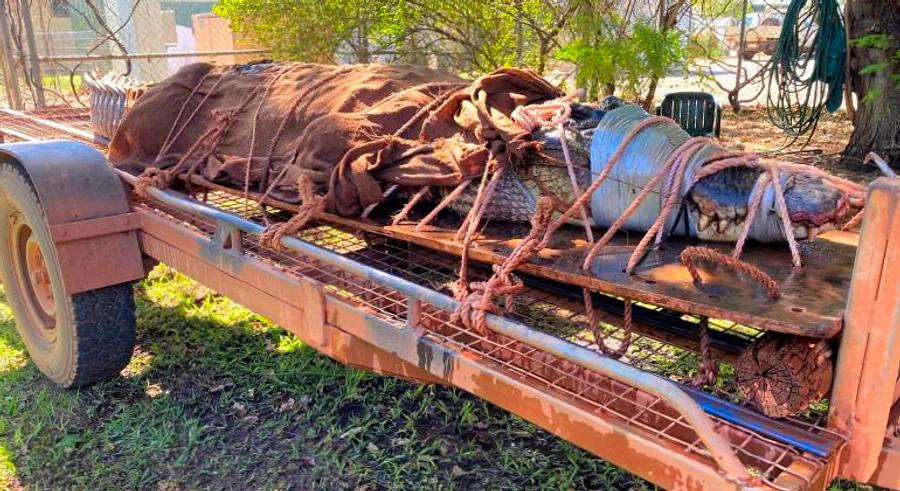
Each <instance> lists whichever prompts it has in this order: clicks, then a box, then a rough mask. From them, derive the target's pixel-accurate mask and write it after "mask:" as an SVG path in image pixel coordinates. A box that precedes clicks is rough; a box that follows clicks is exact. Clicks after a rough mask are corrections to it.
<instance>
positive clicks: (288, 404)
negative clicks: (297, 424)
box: [278, 397, 296, 413]
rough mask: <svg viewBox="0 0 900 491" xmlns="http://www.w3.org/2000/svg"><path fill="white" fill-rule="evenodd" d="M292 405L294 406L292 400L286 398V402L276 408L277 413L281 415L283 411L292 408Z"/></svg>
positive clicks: (291, 398)
mask: <svg viewBox="0 0 900 491" xmlns="http://www.w3.org/2000/svg"><path fill="white" fill-rule="evenodd" d="M294 404H296V402H295V401H294V398H293V397H290V398H288V400H286V401H284V402H282V403H281V405H280V406H278V412H279V413H283V412H285V411H288V410H290V409H292V408H293V407H294Z"/></svg>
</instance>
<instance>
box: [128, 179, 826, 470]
mask: <svg viewBox="0 0 900 491" xmlns="http://www.w3.org/2000/svg"><path fill="white" fill-rule="evenodd" d="M200 199H201V200H202V201H204V202H205V203H206V204H207V205H210V206H213V207H215V208H218V209H219V210H222V211H225V212H228V213H231V214H234V215H237V216H241V217H242V218H244V219H247V220H250V221H253V222H256V223H260V224H266V223H271V222H275V221H280V220H283V219H285V218H287V216H288V215H286V214H284V213H283V212H282V211H281V210H277V209H275V208H271V207H268V206H264V205H261V204H259V203H257V202H254V201H250V200H245V199H243V198H241V197H236V196H235V195H232V194H228V193H223V192H204V193H202V194H201V195H200ZM140 206H145V207H148V208H151V209H153V210H154V211H156V212H157V213H163V214H165V215H168V216H169V217H171V218H173V219H175V220H178V221H180V222H182V223H184V224H186V225H189V226H191V227H193V228H195V229H197V230H199V231H201V232H203V233H205V234H207V235H210V236H211V235H212V233H213V232H214V231H215V228H216V224H215V223H214V222H212V221H209V220H206V219H203V218H199V217H196V216H193V215H190V214H187V213H184V212H181V211H178V210H175V209H171V208H168V207H166V206H164V205H159V204H156V203H153V202H143V203H142V204H141V205H140ZM297 237H298V238H300V239H302V240H304V241H307V242H309V243H311V244H314V245H316V246H319V247H322V248H324V249H327V250H330V251H332V252H336V253H339V254H342V255H344V256H346V257H348V258H350V259H353V260H355V261H358V262H360V263H363V264H366V265H369V266H372V267H374V268H377V269H379V270H381V271H384V272H387V273H390V274H393V275H396V276H398V277H401V278H404V279H407V280H409V281H412V282H415V283H417V284H420V285H424V286H428V287H430V288H432V289H434V290H446V289H448V287H449V284H450V283H451V282H452V281H453V280H455V279H456V266H457V258H455V257H454V256H450V255H446V254H442V253H439V252H436V251H433V250H430V249H426V248H422V247H420V246H416V245H414V244H410V243H407V242H403V241H398V240H394V239H389V238H385V237H381V236H374V235H369V234H363V233H360V232H359V231H356V230H350V229H345V228H342V227H339V226H335V225H331V224H327V223H323V222H317V223H313V224H311V225H310V226H308V227H307V228H305V229H304V230H302V231H300V232H299V233H298V234H297ZM242 247H243V251H244V253H245V254H248V255H250V256H251V257H254V258H256V259H259V260H261V261H264V262H266V263H268V264H270V265H272V266H275V267H276V268H278V269H281V270H283V271H285V272H288V273H292V274H297V275H303V276H305V277H308V278H311V279H315V280H317V281H319V282H320V283H321V284H322V285H323V286H324V288H325V291H326V292H327V293H328V294H331V295H336V296H339V297H341V298H343V299H345V300H347V301H351V302H353V303H355V304H357V305H358V306H359V308H362V309H365V310H366V311H367V312H368V313H370V314H373V315H377V316H379V317H380V318H382V319H383V320H385V321H387V322H389V323H391V324H394V325H396V326H398V327H400V326H403V325H404V324H405V323H406V314H407V307H408V304H407V301H406V297H405V296H404V295H403V294H401V293H399V292H396V291H393V290H390V289H388V288H385V287H383V286H379V285H376V284H373V283H371V282H369V281H367V280H365V279H363V278H360V277H355V276H354V275H352V274H348V273H346V272H343V271H339V270H336V269H335V268H332V267H330V266H327V265H325V264H322V263H319V262H317V261H315V260H313V259H310V258H307V257H303V256H301V255H298V254H294V253H290V252H283V251H276V250H274V249H271V248H268V247H264V246H262V245H260V244H259V242H258V241H256V240H255V238H254V237H252V236H249V235H247V236H245V237H244V239H243V241H242ZM487 272H488V270H487V269H482V268H477V267H476V268H474V270H473V272H472V273H471V274H472V275H473V276H474V277H473V278H472V279H473V280H478V279H485V278H486V276H487ZM642 307H644V308H648V309H656V310H662V309H660V308H658V307H654V306H649V305H642ZM509 315H510V317H511V318H513V319H515V320H518V321H520V322H522V323H524V324H526V325H529V326H532V327H534V328H537V329H540V330H542V331H545V332H548V333H551V334H554V335H556V336H560V337H562V338H565V339H567V340H569V341H571V342H573V343H576V344H579V345H581V346H583V347H585V348H588V349H591V350H594V351H598V352H599V347H598V346H597V342H596V340H595V339H594V338H593V336H592V334H591V331H590V329H589V328H588V319H587V316H586V315H585V314H584V312H583V308H582V304H581V303H580V302H579V301H578V300H576V299H573V298H571V297H567V296H565V295H560V294H556V293H553V292H548V291H545V290H543V289H540V288H535V287H532V286H529V287H527V288H526V290H525V292H523V293H522V294H521V295H519V296H518V297H517V299H516V307H515V308H514V309H513V313H511V314H509ZM681 317H682V318H683V319H685V320H688V321H689V322H699V319H698V318H697V317H694V316H691V315H688V314H683V313H682V314H681ZM635 324H636V325H635V332H634V333H633V334H632V336H633V338H632V340H631V344H630V346H629V348H628V350H627V352H626V353H625V355H624V356H623V357H622V358H621V360H620V361H622V362H625V363H627V364H629V365H632V366H634V367H637V368H640V369H641V370H645V371H647V372H651V373H654V374H656V375H658V376H661V377H664V378H667V379H669V380H673V381H676V382H686V381H688V380H689V379H690V378H691V377H692V376H693V374H694V373H695V371H696V369H697V362H698V355H697V353H696V349H697V339H696V338H692V337H690V336H688V337H685V336H679V335H673V334H671V333H660V332H659V331H658V330H657V329H654V328H653V327H651V326H648V325H645V324H642V323H640V322H636V323H635ZM421 325H422V326H423V327H424V328H425V334H424V335H425V336H427V337H428V338H429V339H430V340H431V341H433V342H436V343H438V344H440V345H443V346H445V347H447V348H450V349H452V350H454V351H457V352H461V353H468V354H471V355H474V356H477V357H478V358H479V359H481V360H484V361H487V362H489V363H492V364H494V365H495V366H498V367H501V368H502V369H504V370H506V371H508V372H509V373H510V374H513V375H514V376H516V377H517V378H519V379H521V380H524V381H527V382H528V383H529V384H532V385H536V386H539V387H542V388H545V389H546V390H550V391H553V392H554V393H556V394H558V396H559V397H563V398H566V399H568V400H570V401H572V402H574V403H577V404H579V405H581V406H583V407H586V408H589V409H590V410H592V411H596V412H599V413H602V414H604V415H608V416H610V417H613V418H616V419H618V420H620V421H622V422H624V423H626V424H629V425H632V426H634V427H637V428H640V429H642V430H643V431H645V432H647V433H648V434H649V435H651V436H652V437H653V438H657V439H659V440H660V441H665V442H668V443H669V444H671V445H673V446H675V447H677V448H679V449H681V450H682V451H684V452H687V453H690V454H693V455H695V456H697V457H699V458H701V459H710V458H711V457H710V455H709V453H708V452H707V450H706V449H705V447H704V445H703V443H702V442H701V441H700V439H699V437H698V436H697V434H696V432H695V431H694V430H693V428H692V427H691V426H690V424H689V423H687V421H685V419H684V417H683V416H682V415H680V414H679V413H678V412H677V411H674V410H673V409H672V408H670V407H668V405H667V404H666V403H665V402H664V401H663V400H661V399H660V398H658V397H655V396H653V395H650V394H648V393H645V392H642V391H640V390H638V389H636V388H634V387H630V386H628V385H626V384H624V383H622V382H619V381H617V380H614V379H612V378H609V377H605V376H602V375H600V374H598V373H596V372H592V371H590V370H587V369H585V368H582V367H580V366H578V365H575V364H574V363H571V362H567V361H566V360H563V359H560V358H558V357H555V356H553V355H550V354H549V353H545V352H542V351H540V350H537V349H535V348H533V347H531V346H528V345H525V344H523V343H521V342H519V341H516V340H513V339H511V338H507V337H505V336H502V335H499V334H496V333H478V332H476V331H474V330H472V329H467V328H465V327H463V326H461V325H459V324H458V323H453V322H451V321H450V316H449V314H448V313H447V312H445V311H442V310H440V309H437V308H434V307H431V306H428V305H424V306H423V311H422V316H421ZM601 325H602V327H603V330H604V332H605V334H604V336H605V337H606V340H607V343H608V344H609V343H616V342H618V343H621V342H623V340H624V338H625V336H626V334H625V332H624V331H623V328H622V326H623V321H622V317H621V315H617V314H616V313H613V312H606V313H604V315H603V318H602V322H601ZM711 327H712V329H714V330H716V331H717V332H718V333H720V335H721V336H725V337H728V338H729V339H730V340H732V341H734V343H736V344H741V343H743V344H749V343H750V342H752V341H753V340H754V339H756V338H757V337H759V336H760V335H761V334H762V332H761V331H760V330H758V329H754V328H753V327H751V326H746V325H742V324H738V323H734V322H729V321H726V320H715V321H712V322H711ZM717 353H718V355H719V359H720V361H721V362H722V367H723V368H722V370H721V371H720V372H721V373H722V375H721V376H720V380H719V382H718V383H717V385H716V386H715V387H713V388H710V389H708V391H709V392H710V393H711V394H713V395H715V396H717V397H720V398H722V399H725V400H728V401H732V402H735V401H739V399H738V397H737V395H736V392H735V388H734V386H733V384H731V382H730V378H729V374H730V373H731V370H730V365H729V364H728V363H729V362H730V361H733V359H734V352H733V351H729V350H727V349H720V350H718V352H717ZM824 416H825V412H824V410H823V409H822V408H816V409H813V410H810V411H809V412H808V414H804V415H803V417H802V418H799V419H790V420H788V424H790V425H792V426H794V427H795V428H796V429H797V430H798V431H805V432H809V433H813V434H823V433H830V431H829V430H828V429H827V428H825V427H824ZM713 420H714V422H715V424H716V429H717V431H719V432H720V433H721V434H723V435H726V436H727V438H728V439H729V441H730V442H731V444H732V447H733V448H734V450H735V452H736V454H737V456H738V458H739V459H740V460H741V461H742V462H743V463H744V464H745V465H746V466H747V467H748V469H750V470H751V473H752V474H753V475H755V476H758V477H759V478H760V479H762V480H763V481H765V482H767V483H768V484H769V485H772V486H774V487H778V485H777V484H776V482H777V481H779V480H780V479H784V478H785V477H786V476H790V477H791V478H793V479H792V481H793V482H806V483H807V484H808V476H809V475H810V473H808V472H803V473H800V472H797V471H796V470H795V466H796V465H798V463H800V462H802V464H803V466H804V467H805V468H806V469H809V468H814V469H824V468H825V467H826V466H827V464H828V460H827V459H826V458H820V457H816V456H812V455H809V454H807V453H804V452H801V451H799V450H797V449H795V448H793V447H792V446H790V445H787V444H784V443H781V442H778V441H775V440H773V439H771V438H768V437H767V436H765V435H763V434H762V433H760V432H757V431H754V430H751V429H747V428H744V427H742V426H739V425H736V424H733V423H730V422H728V421H725V420H723V419H720V418H717V417H713Z"/></svg>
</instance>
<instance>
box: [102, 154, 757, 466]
mask: <svg viewBox="0 0 900 491" xmlns="http://www.w3.org/2000/svg"><path fill="white" fill-rule="evenodd" d="M116 172H118V173H119V175H120V176H121V177H122V179H123V180H125V181H126V182H128V183H129V184H132V185H134V184H135V182H137V177H135V176H132V175H131V174H128V173H126V172H123V171H120V170H118V169H117V170H116ZM147 192H148V194H149V195H150V196H151V197H152V198H153V199H156V200H158V201H160V202H162V203H163V204H166V205H168V206H171V207H173V208H176V209H179V210H182V211H185V212H188V213H194V214H198V215H202V216H204V217H206V218H209V219H212V220H215V221H216V222H219V223H223V224H227V225H229V226H232V227H234V228H237V229H239V230H242V231H244V232H246V233H249V234H252V235H257V236H258V235H260V234H261V233H262V232H263V230H264V229H265V228H264V227H263V226H262V225H259V224H256V223H253V222H250V221H248V220H245V219H243V218H240V217H238V216H235V215H232V214H230V213H226V212H223V211H221V210H217V209H215V208H212V207H209V206H206V205H204V204H202V203H199V202H196V201H192V200H188V199H186V198H184V197H181V196H177V195H175V194H174V193H172V192H171V191H164V190H160V189H156V188H153V187H150V188H147ZM281 244H282V245H283V246H284V247H286V248H288V249H291V250H293V251H295V252H299V253H301V254H303V255H305V256H308V257H311V258H313V259H315V260H317V261H321V262H323V263H325V264H328V265H329V266H333V267H335V268H338V269H341V270H343V271H346V272H348V273H351V274H353V275H356V276H359V277H362V278H365V279H367V280H370V281H373V282H375V283H377V284H379V285H382V286H385V287H388V288H391V289H393V290H396V291H398V292H400V293H402V294H404V295H406V296H407V297H413V298H415V299H417V300H419V301H422V302H426V303H428V304H431V305H433V306H435V307H437V308H439V309H441V310H444V311H446V312H453V311H455V310H456V309H457V307H458V306H459V302H457V301H456V300H454V299H452V298H450V297H448V296H446V295H444V294H442V293H438V292H436V291H434V290H432V289H430V288H426V287H423V286H421V285H417V284H415V283H412V282H410V281H407V280H404V279H402V278H399V277H397V276H394V275H391V274H389V273H385V272H383V271H379V270H378V269H375V268H372V267H370V266H367V265H364V264H361V263H358V262H356V261H354V260H352V259H348V258H346V257H344V256H342V255H340V254H337V253H334V252H331V251H329V250H326V249H322V248H320V247H318V246H315V245H312V244H310V243H308V242H305V241H303V240H300V239H297V238H295V237H284V238H282V239H281ZM487 324H488V327H490V328H491V329H492V330H494V331H496V332H498V333H500V334H502V335H505V336H508V337H510V338H513V339H516V340H518V341H521V342H523V343H526V344H528V345H531V346H534V347H535V348H538V349H541V350H543V351H546V352H548V353H551V354H553V355H556V356H559V357H561V358H564V359H567V360H569V361H571V362H573V363H575V364H577V365H580V366H582V367H584V368H587V369H590V370H594V371H596V372H598V373H600V374H603V375H605V376H607V377H609V378H612V379H616V380H619V381H621V382H624V383H626V384H629V385H631V386H633V387H635V388H637V389H640V390H642V391H644V392H646V393H648V394H651V395H654V396H656V397H659V398H660V399H662V400H664V401H665V402H666V403H667V404H669V405H671V406H672V408H674V409H675V410H677V411H678V412H679V413H680V414H681V415H682V416H683V417H684V418H685V420H687V422H688V423H689V424H690V425H691V427H692V428H694V430H695V431H696V432H697V436H698V437H699V438H700V440H701V441H702V442H703V444H704V445H705V446H706V449H707V451H708V452H709V454H710V455H711V456H712V458H713V460H714V461H715V462H716V464H717V465H718V466H719V468H720V469H721V470H722V471H724V472H726V473H727V474H728V475H731V476H735V477H736V478H737V479H739V480H741V481H745V482H749V481H750V480H751V479H752V478H751V476H750V473H749V472H748V471H747V468H746V467H745V466H744V465H743V464H742V463H741V461H740V460H739V459H738V458H737V455H736V454H735V452H734V450H733V449H732V448H731V445H730V444H729V442H728V440H727V439H726V438H725V437H723V436H722V435H720V434H719V433H717V432H716V431H715V428H714V426H713V422H712V420H711V419H710V418H709V416H708V415H707V414H706V412H705V411H704V410H703V409H702V408H701V407H700V405H699V404H697V402H696V401H694V400H693V399H692V398H691V397H690V396H689V395H688V394H686V393H685V392H684V391H682V390H681V389H680V388H679V387H678V386H677V385H675V384H674V383H672V382H670V381H667V380H665V379H662V378H660V377H657V376H655V375H652V374H649V373H646V372H644V371H641V370H639V369H637V368H634V367H632V366H630V365H627V364H625V363H622V362H619V361H616V360H613V359H612V358H609V357H604V356H600V355H598V354H597V353H596V352H594V351H591V350H588V349H586V348H584V347H581V346H578V345H576V344H573V343H571V342H569V341H566V340H563V339H560V338H558V337H556V336H552V335H549V334H546V333H543V332H540V331H537V330H534V329H530V328H528V327H527V326H525V325H523V324H520V323H518V322H515V321H511V320H509V319H504V318H502V317H499V316H496V315H493V314H488V316H487Z"/></svg>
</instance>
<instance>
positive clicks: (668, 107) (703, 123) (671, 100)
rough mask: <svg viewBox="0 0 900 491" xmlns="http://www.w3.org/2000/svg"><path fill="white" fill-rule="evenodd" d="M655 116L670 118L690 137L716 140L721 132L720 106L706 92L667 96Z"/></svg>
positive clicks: (679, 93)
mask: <svg viewBox="0 0 900 491" xmlns="http://www.w3.org/2000/svg"><path fill="white" fill-rule="evenodd" d="M656 114H657V115H658V116H665V117H667V118H672V119H673V120H675V122H676V123H678V125H679V126H681V127H682V128H683V129H684V131H686V132H687V133H688V134H689V135H691V136H715V137H716V138H718V137H719V133H720V132H721V130H722V105H721V104H719V102H718V101H717V100H716V98H715V97H714V96H713V95H712V94H710V93H708V92H673V93H671V94H668V95H666V97H665V99H663V101H662V104H660V105H659V106H656Z"/></svg>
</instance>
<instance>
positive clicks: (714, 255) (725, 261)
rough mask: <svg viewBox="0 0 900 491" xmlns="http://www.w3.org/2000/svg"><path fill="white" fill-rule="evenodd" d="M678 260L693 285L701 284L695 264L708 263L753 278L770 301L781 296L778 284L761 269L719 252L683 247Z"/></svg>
mask: <svg viewBox="0 0 900 491" xmlns="http://www.w3.org/2000/svg"><path fill="white" fill-rule="evenodd" d="M680 258H681V263H682V264H684V266H685V267H686V268H687V269H688V272H690V273H691V278H693V279H694V283H697V284H700V283H703V278H702V277H701V276H700V272H699V271H698V270H697V262H699V261H709V262H714V263H718V264H721V265H724V266H728V267H729V268H731V269H734V270H736V271H739V272H741V273H744V274H745V275H747V276H749V277H750V278H753V279H754V280H756V281H757V282H758V283H759V284H760V285H762V286H763V288H765V289H766V293H768V295H769V297H770V298H772V299H776V298H778V297H780V296H781V291H780V290H779V289H778V283H776V282H775V280H774V279H772V277H771V276H769V275H767V274H766V273H764V272H763V271H762V270H761V269H759V268H757V267H756V266H754V265H752V264H749V263H747V262H744V261H741V260H740V259H735V258H733V257H731V256H728V255H726V254H722V253H721V252H719V251H716V250H714V249H710V248H708V247H685V248H684V250H683V251H681V256H680Z"/></svg>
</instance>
